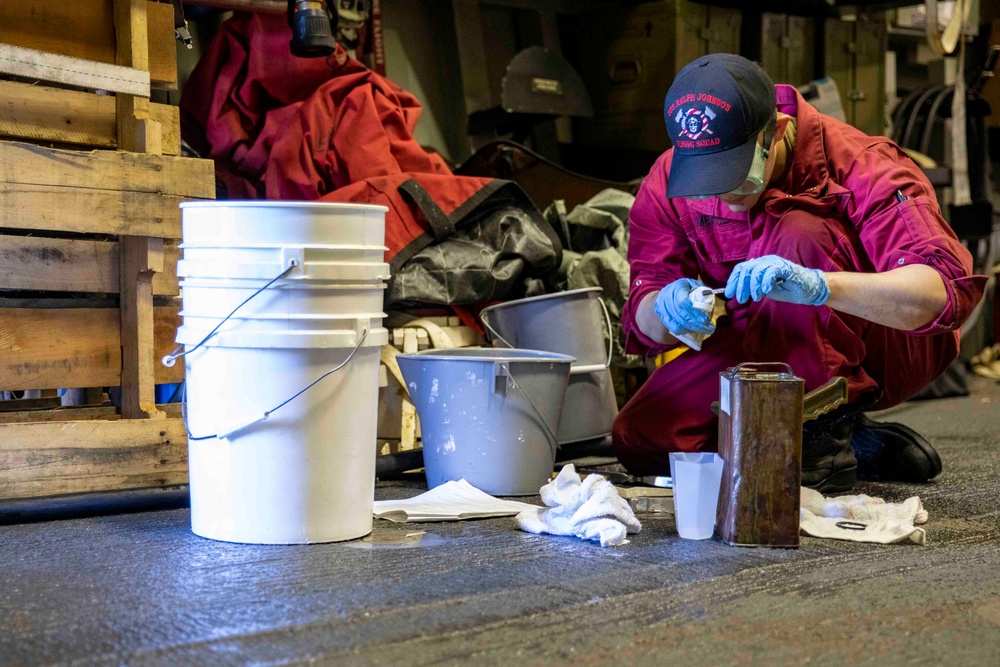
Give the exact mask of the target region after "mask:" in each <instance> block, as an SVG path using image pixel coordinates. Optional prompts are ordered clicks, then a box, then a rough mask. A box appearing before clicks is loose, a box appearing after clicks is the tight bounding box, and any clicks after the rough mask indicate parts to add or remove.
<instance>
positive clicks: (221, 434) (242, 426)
mask: <svg viewBox="0 0 1000 667" xmlns="http://www.w3.org/2000/svg"><path fill="white" fill-rule="evenodd" d="M284 250H285V251H286V253H285V255H286V257H285V261H287V263H288V268H286V269H285V270H284V271H282V272H281V273H279V274H278V275H276V276H275V277H274V278H272V279H271V280H270V281H269V282H268V283H267V284H266V285H264V286H263V287H261V288H260V289H259V290H257V291H256V292H254V293H253V294H251V295H250V296H248V297H247V298H246V299H244V300H243V302H242V303H240V305H238V306H236V307H235V308H233V309H232V311H230V313H229V314H228V315H226V316H225V317H224V318H222V321H221V322H219V323H218V324H216V325H215V328H214V329H212V330H211V331H209V332H208V334H207V335H206V336H205V337H204V338H202V339H201V340H200V341H198V344H197V345H195V346H194V347H192V348H191V349H189V350H185V351H184V352H180V350H181V348H182V347H184V346H183V345H178V346H177V347H176V348H174V351H173V352H171V353H170V354H168V355H166V356H165V357H163V359H162V363H163V365H164V366H167V367H170V366H173V365H174V364H175V363H177V360H178V359H180V358H181V357H183V356H186V355H188V354H191V353H192V352H194V351H195V350H197V349H198V348H200V347H201V346H202V345H204V344H205V343H207V342H208V340H209V339H210V338H212V337H213V336H214V335H215V334H217V333H218V332H219V328H220V327H221V326H222V325H223V324H225V323H226V322H228V321H229V318H231V317H232V316H233V315H235V314H236V311H238V310H239V309H240V308H242V307H243V306H245V305H247V304H248V303H250V301H251V300H253V298H254V297H256V296H257V295H258V294H260V293H261V292H263V291H264V290H266V289H267V288H268V287H270V286H271V285H273V284H274V283H276V282H278V281H279V280H281V279H282V278H284V277H285V276H287V275H288V274H289V273H291V272H292V270H294V269H295V267H297V266H299V265H301V264H302V249H301V248H298V249H289V248H284ZM289 250H291V251H292V252H291V253H289V252H288V251H289ZM296 250H297V251H298V254H297V255H296V254H295V253H294V251H296ZM289 254H292V257H288V255H289ZM361 323H362V322H361V320H359V321H358V322H357V323H356V325H357V327H358V334H359V336H358V344H357V345H355V346H354V349H353V350H351V353H350V354H349V355H347V359H344V361H343V362H342V363H341V364H339V365H338V366H336V367H335V368H332V369H330V370H328V371H327V372H325V373H323V374H322V375H320V376H319V377H318V378H316V379H315V380H313V381H312V382H310V383H309V384H307V385H306V386H305V387H303V388H302V389H300V390H299V391H297V392H295V393H294V394H293V395H292V396H290V397H289V398H286V399H285V400H284V401H282V402H281V403H279V404H278V405H276V406H275V407H273V408H271V409H270V410H266V411H265V412H263V413H262V414H260V415H251V416H247V415H240V416H238V417H236V418H235V419H229V420H222V421H221V423H222V424H223V425H222V426H221V427H218V429H217V430H218V432H217V433H214V434H213V435H203V436H195V435H192V434H191V429H189V428H188V423H187V382H185V383H184V385H183V390H182V393H181V401H182V402H181V417H182V418H183V421H184V430H185V431H186V432H187V436H188V440H214V439H216V438H218V439H223V438H229V437H231V436H234V435H237V434H239V433H242V432H243V431H244V430H246V429H248V428H249V427H251V426H253V425H254V424H259V423H260V422H262V421H264V420H266V419H267V418H268V417H270V416H271V415H272V414H273V413H274V412H276V411H278V410H280V409H281V408H283V407H285V406H286V405H288V404H289V403H291V402H292V401H294V400H295V399H296V398H298V397H299V396H301V395H302V394H304V393H306V392H307V391H309V390H310V389H312V388H313V387H314V386H316V385H317V384H319V382H320V381H321V380H323V379H324V378H327V377H329V376H330V375H333V374H334V373H336V372H337V371H339V370H340V369H341V368H343V367H344V366H346V365H347V364H348V363H349V362H350V361H351V359H353V358H354V354H355V353H356V352H357V351H358V350H359V349H361V346H362V345H364V342H365V339H366V338H368V330H369V329H370V327H371V323H370V322H369V321H367V320H366V321H365V322H364V327H363V328H362V327H361V326H360V325H361ZM178 353H179V354H178Z"/></svg>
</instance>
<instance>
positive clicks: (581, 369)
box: [479, 296, 615, 373]
mask: <svg viewBox="0 0 1000 667" xmlns="http://www.w3.org/2000/svg"><path fill="white" fill-rule="evenodd" d="M597 303H599V304H601V310H602V311H604V322H605V323H606V324H607V325H608V360H607V362H606V363H605V364H604V365H601V364H594V365H593V366H575V367H574V368H573V371H574V372H575V373H593V372H596V371H602V370H604V369H605V368H610V367H611V359H612V357H613V356H614V351H615V330H614V325H612V324H611V313H610V312H609V311H608V307H607V305H605V303H604V299H602V298H601V297H600V296H598V297H597ZM488 315H489V308H484V309H483V310H482V311H481V312H480V313H479V319H481V320H482V321H483V325H484V326H485V327H486V330H487V331H488V332H489V333H490V336H492V337H493V338H495V339H497V340H499V341H500V342H501V343H503V344H504V345H506V346H507V347H509V348H510V349H512V350H514V349H517V346H515V345H511V344H510V342H509V341H508V340H507V339H506V338H504V337H503V336H501V335H500V333H499V332H498V331H497V330H496V329H494V328H493V327H492V326H490V319H489V317H488Z"/></svg>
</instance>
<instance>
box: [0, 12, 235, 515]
mask: <svg viewBox="0 0 1000 667" xmlns="http://www.w3.org/2000/svg"><path fill="white" fill-rule="evenodd" d="M172 11H173V10H172V7H171V6H170V5H169V4H161V3H155V2H147V1H146V0H76V1H75V2H71V3H44V2H36V1H35V0H25V1H24V2H16V3H14V2H11V3H0V51H2V52H3V53H4V54H5V55H6V60H5V62H6V63H7V64H6V65H5V66H4V67H3V68H0V72H3V73H5V74H7V75H14V76H15V78H14V79H13V80H9V79H10V77H8V80H0V99H2V100H3V103H2V104H0V136H2V137H5V138H7V139H10V140H8V141H0V290H5V291H6V292H3V293H0V389H4V390H22V389H25V390H27V389H52V388H88V387H104V386H120V387H121V395H122V401H121V409H120V411H118V410H115V409H113V408H110V407H107V406H102V407H84V408H73V409H59V410H25V411H22V412H9V411H8V412H4V413H2V414H0V499H12V498H28V497H37V496H51V495H60V494H70V493H73V494H75V493H85V492H93V491H110V490H118V489H134V488H148V487H156V486H170V485H176V484H181V483H184V482H186V480H187V466H186V458H187V457H186V444H187V438H186V432H185V429H184V425H183V422H182V420H181V417H180V414H179V412H178V411H177V408H176V406H157V405H156V404H155V400H154V399H155V385H156V384H159V383H172V382H178V381H180V380H181V379H182V378H183V368H182V367H180V366H175V367H173V368H165V367H163V366H162V364H160V363H159V359H160V357H162V356H163V355H164V354H165V353H167V352H168V351H169V350H171V349H173V340H174V336H175V332H176V328H177V326H178V324H179V320H180V317H179V314H178V313H179V307H178V303H177V300H176V297H177V295H178V291H179V290H178V280H177V274H176V266H177V259H178V254H179V250H178V248H177V242H178V239H180V236H181V226H180V220H181V218H180V210H179V208H178V206H177V205H178V204H179V203H180V202H181V201H184V200H188V199H212V198H214V197H215V174H214V166H213V163H212V162H211V161H207V160H195V159H189V158H182V157H177V155H178V154H179V153H180V131H179V116H178V113H177V109H176V108H175V107H171V106H166V105H157V104H152V103H150V100H149V89H150V87H152V88H171V87H176V83H177V72H176V51H175V45H174V38H173V18H172V16H173V15H172ZM68 59H69V60H68ZM67 63H69V64H68V65H67ZM95 77H96V78H95ZM103 82H110V83H107V84H106V83H103ZM108 91H117V92H115V94H114V95H110V94H107V92H108ZM24 140H29V141H33V142H46V143H49V144H55V145H58V146H60V148H55V147H52V146H51V145H49V146H43V145H39V144H38V143H26V142H25V141H24ZM61 146H80V147H87V148H88V150H66V149H64V148H61ZM106 149H117V150H106ZM9 290H17V291H18V292H10V291H9ZM26 291H27V292H31V294H30V297H29V296H27V295H25V294H24V292H26ZM39 293H43V294H42V296H41V297H39ZM12 295H13V296H12Z"/></svg>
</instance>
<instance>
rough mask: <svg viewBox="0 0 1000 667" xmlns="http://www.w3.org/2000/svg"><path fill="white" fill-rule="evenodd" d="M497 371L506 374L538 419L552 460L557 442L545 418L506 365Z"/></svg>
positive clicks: (502, 364)
mask: <svg viewBox="0 0 1000 667" xmlns="http://www.w3.org/2000/svg"><path fill="white" fill-rule="evenodd" d="M498 370H503V371H504V372H505V373H506V376H507V377H508V378H509V379H510V382H511V384H513V385H514V388H515V389H517V390H518V391H519V392H521V396H524V400H525V402H527V404H528V407H530V408H531V411H532V412H534V413H535V417H537V418H538V423H539V424H541V425H542V430H544V431H545V439H546V440H548V441H549V449H551V450H552V456H553V459H554V458H555V456H556V450H557V449H558V448H559V441H558V440H556V436H555V434H553V433H552V429H550V428H549V425H548V424H547V423H546V422H545V418H544V417H542V414H541V413H540V412H539V411H538V408H536V407H535V404H534V403H532V402H531V399H530V398H528V395H527V394H526V393H524V390H523V389H521V385H519V384H518V383H517V380H515V379H514V374H513V373H511V372H510V367H509V366H508V365H507V364H506V363H500V364H498Z"/></svg>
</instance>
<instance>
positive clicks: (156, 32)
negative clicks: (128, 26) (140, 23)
mask: <svg viewBox="0 0 1000 667" xmlns="http://www.w3.org/2000/svg"><path fill="white" fill-rule="evenodd" d="M146 35H147V42H148V44H149V78H150V82H151V83H152V85H153V88H158V89H161V90H176V89H177V40H176V39H175V38H174V6H173V5H172V4H170V3H167V2H147V3H146Z"/></svg>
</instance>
